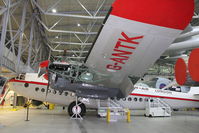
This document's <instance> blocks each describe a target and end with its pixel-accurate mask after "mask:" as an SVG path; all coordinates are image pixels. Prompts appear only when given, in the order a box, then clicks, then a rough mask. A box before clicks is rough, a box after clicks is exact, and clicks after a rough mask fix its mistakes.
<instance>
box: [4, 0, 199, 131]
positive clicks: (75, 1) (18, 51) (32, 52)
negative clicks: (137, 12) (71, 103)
mask: <svg viewBox="0 0 199 133" xmlns="http://www.w3.org/2000/svg"><path fill="white" fill-rule="evenodd" d="M113 2H114V0H0V30H1V32H0V84H1V88H0V94H1V93H2V92H3V85H4V83H5V81H6V80H7V79H10V78H12V77H16V76H17V75H18V74H20V73H33V72H38V69H39V64H40V63H41V62H42V61H45V60H50V61H52V62H56V61H68V62H75V61H78V62H81V63H83V62H84V60H85V59H86V58H87V55H88V54H89V52H90V50H91V49H92V47H93V44H94V43H95V41H96V38H97V36H98V33H99V32H100V30H101V27H102V26H103V25H104V21H105V19H106V16H107V14H108V13H109V11H110V8H111V5H112V3H113ZM194 2H195V8H194V16H193V18H192V20H191V22H190V24H189V25H188V26H187V28H186V29H185V30H184V31H183V32H182V33H181V35H180V36H179V37H178V38H176V39H175V41H174V42H173V43H172V44H171V45H170V47H169V48H168V49H167V50H166V51H165V52H164V53H163V54H162V56H161V57H160V58H159V59H158V60H157V61H156V63H155V64H154V65H153V66H152V67H151V68H149V69H148V71H147V73H145V76H144V77H143V78H142V79H141V80H140V82H142V81H148V80H151V79H152V81H153V79H154V78H155V81H156V82H157V81H158V80H160V79H158V78H157V77H164V78H169V79H172V80H173V79H174V66H175V62H176V60H177V59H178V58H183V59H185V60H188V58H189V55H190V52H191V50H192V49H194V48H199V39H198V38H199V0H194ZM162 15H164V14H162ZM150 83H152V82H150ZM155 87H156V86H155ZM141 89H143V88H141ZM177 89H178V88H177ZM177 89H176V90H177ZM181 89H182V88H181ZM41 91H42V90H41ZM185 91H186V90H185ZM162 93H163V92H162ZM64 94H65V95H68V92H65V93H64ZM174 94H175V93H174ZM174 94H173V95H174ZM71 95H72V94H71ZM2 96H3V95H0V98H1V100H2V99H3V98H2ZM4 98H5V99H4V102H3V103H2V105H0V132H2V133H4V132H5V133H6V132H16V131H17V132H19V131H20V128H22V127H24V125H26V127H27V128H26V129H25V130H24V131H23V132H36V131H38V132H40V131H41V132H47V131H48V132H49V131H51V132H57V131H58V132H66V129H69V131H71V132H83V133H87V132H94V131H95V132H102V130H101V129H103V128H104V130H106V131H107V132H115V129H117V130H118V132H121V131H123V130H124V131H125V132H131V131H132V130H133V129H135V130H134V131H137V132H138V131H139V132H140V131H141V132H146V130H144V129H142V128H141V126H140V125H143V123H148V124H146V129H149V130H150V129H151V131H154V132H168V131H170V132H176V133H177V132H182V131H184V132H189V131H190V132H197V129H198V127H197V123H198V121H199V117H198V114H199V113H198V111H193V112H189V111H188V112H187V111H184V110H186V108H183V109H181V112H173V113H172V114H173V115H174V116H172V117H171V118H167V117H166V118H157V119H148V118H145V117H140V116H142V115H143V114H144V113H143V111H134V110H133V111H132V112H131V113H132V114H133V116H132V121H134V122H132V123H131V124H132V126H131V127H130V126H129V125H128V124H126V123H125V124H124V123H119V124H115V123H114V124H113V125H111V126H112V127H111V126H110V125H107V124H106V122H105V121H106V120H104V119H98V118H95V114H94V113H93V112H92V111H91V113H90V117H89V116H86V118H85V120H83V121H84V122H85V123H82V122H81V121H80V122H79V121H75V122H71V121H70V117H69V116H67V117H65V115H66V114H67V113H66V112H67V111H62V107H61V106H55V109H54V110H46V106H48V107H49V108H54V105H51V104H49V105H42V106H40V108H42V110H36V109H35V108H36V107H32V108H33V110H30V112H32V115H31V114H30V122H32V125H33V126H31V124H30V123H29V124H27V123H25V122H24V119H25V116H26V110H25V109H21V106H23V105H24V103H25V102H27V98H24V97H22V95H20V94H16V93H15V92H14V91H9V92H8V94H7V95H6V97H4ZM160 98H161V97H160ZM133 100H134V102H135V101H138V102H139V101H140V102H141V101H144V100H146V99H140V98H136V99H135V98H130V97H128V98H126V99H125V100H124V99H123V102H125V101H128V102H131V101H133ZM148 100H154V99H153V98H151V99H147V101H148ZM198 101H199V100H198ZM157 102H161V101H157ZM37 104H39V105H40V103H38V102H37V101H35V105H37ZM113 104H114V103H113ZM163 104H164V103H163ZM176 104H177V103H176ZM165 106H167V105H165ZM13 107H14V108H15V109H14V111H13V109H12V108H13ZM11 110H12V111H11ZM165 110H167V109H165ZM188 110H195V109H192V108H191V107H189V108H188ZM102 114H103V113H102ZM63 116H64V118H63ZM126 116H127V115H125V117H126ZM195 116H196V117H195ZM9 117H13V119H14V120H12V119H11V118H9ZM22 117H23V118H22ZM49 117H50V119H49ZM31 119H32V120H33V121H31ZM57 119H58V120H57ZM66 119H67V120H66ZM126 119H127V121H128V118H125V120H126ZM59 120H60V121H59ZM17 121H22V122H19V123H18V124H14V125H12V124H10V123H12V122H13V123H17ZM57 121H59V122H57ZM113 121H114V118H113ZM40 122H41V123H42V124H41V125H40V126H39V124H40ZM136 122H137V123H136ZM183 122H184V123H183ZM43 123H45V124H43ZM53 123H56V124H55V125H53ZM149 123H151V124H149ZM195 123H196V124H195ZM111 124H112V123H111ZM175 124H176V127H177V128H176V127H175V126H174V125H175ZM47 125H51V127H50V126H47ZM96 125H99V127H98V126H96ZM156 125H157V126H159V127H160V128H157V126H156ZM163 125H165V126H164V128H165V127H168V126H169V128H170V129H166V128H165V129H164V131H162V129H161V127H163ZM9 126H10V127H11V128H10V129H9V128H8V127H9ZM45 126H46V128H45ZM55 126H59V127H60V128H59V129H56V128H57V127H55ZM32 127H33V128H35V129H32ZM71 127H72V128H71ZM181 127H182V128H181ZM184 127H185V128H184ZM186 127H188V128H186ZM113 128H114V129H113ZM49 129H50V130H49ZM95 129H96V130H95ZM126 129H127V130H126ZM1 130H2V131H1Z"/></svg>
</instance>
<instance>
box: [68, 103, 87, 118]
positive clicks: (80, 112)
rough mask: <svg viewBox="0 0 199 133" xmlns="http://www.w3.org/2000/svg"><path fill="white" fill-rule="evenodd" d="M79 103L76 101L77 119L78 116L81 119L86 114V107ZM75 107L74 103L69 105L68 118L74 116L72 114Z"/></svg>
mask: <svg viewBox="0 0 199 133" xmlns="http://www.w3.org/2000/svg"><path fill="white" fill-rule="evenodd" d="M80 103H81V102H79V101H78V104H79V106H78V112H77V114H78V115H77V116H78V117H79V115H80V116H81V117H83V116H84V115H85V114H86V106H85V105H84V104H83V103H81V104H80ZM75 106H76V102H75V101H73V102H72V103H70V105H69V106H68V114H69V115H70V116H73V115H74V114H75V113H74V109H75Z"/></svg>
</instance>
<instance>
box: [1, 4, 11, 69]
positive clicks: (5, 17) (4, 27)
mask: <svg viewBox="0 0 199 133" xmlns="http://www.w3.org/2000/svg"><path fill="white" fill-rule="evenodd" d="M5 2H6V5H7V7H6V8H7V11H5V13H4V15H3V19H2V32H1V40H0V41H1V42H0V67H1V66H2V59H3V55H4V44H5V39H6V31H7V25H8V18H9V8H10V7H9V6H10V0H6V1H5Z"/></svg>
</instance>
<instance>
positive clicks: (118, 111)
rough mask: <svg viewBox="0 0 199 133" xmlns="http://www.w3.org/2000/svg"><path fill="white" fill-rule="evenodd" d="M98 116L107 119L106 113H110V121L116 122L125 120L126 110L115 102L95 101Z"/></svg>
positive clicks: (109, 100)
mask: <svg viewBox="0 0 199 133" xmlns="http://www.w3.org/2000/svg"><path fill="white" fill-rule="evenodd" d="M97 104H98V115H99V116H100V117H107V113H108V111H110V121H111V122H116V121H118V120H121V119H126V114H127V112H128V109H126V108H124V107H123V106H122V105H121V104H120V103H119V102H117V101H116V100H111V99H108V100H97Z"/></svg>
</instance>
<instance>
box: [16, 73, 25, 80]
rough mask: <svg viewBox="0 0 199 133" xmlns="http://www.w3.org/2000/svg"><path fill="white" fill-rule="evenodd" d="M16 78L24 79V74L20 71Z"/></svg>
mask: <svg viewBox="0 0 199 133" xmlns="http://www.w3.org/2000/svg"><path fill="white" fill-rule="evenodd" d="M16 79H19V80H25V74H24V73H22V74H19V75H18V76H17V77H16Z"/></svg>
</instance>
